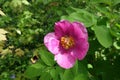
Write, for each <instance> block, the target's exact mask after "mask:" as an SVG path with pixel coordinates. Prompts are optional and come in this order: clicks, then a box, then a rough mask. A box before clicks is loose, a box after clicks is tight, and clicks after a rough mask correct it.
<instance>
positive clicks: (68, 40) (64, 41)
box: [60, 36, 75, 49]
mask: <svg viewBox="0 0 120 80" xmlns="http://www.w3.org/2000/svg"><path fill="white" fill-rule="evenodd" d="M60 42H61V45H62V47H63V48H64V49H69V48H71V47H73V46H74V45H75V42H74V39H73V38H72V37H71V36H63V37H61V39H60Z"/></svg>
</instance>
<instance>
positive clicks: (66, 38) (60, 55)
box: [44, 20, 89, 69]
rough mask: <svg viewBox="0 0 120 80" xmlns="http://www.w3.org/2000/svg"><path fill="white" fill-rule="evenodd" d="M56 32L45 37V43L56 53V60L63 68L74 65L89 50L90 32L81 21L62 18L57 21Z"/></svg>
mask: <svg viewBox="0 0 120 80" xmlns="http://www.w3.org/2000/svg"><path fill="white" fill-rule="evenodd" d="M54 29H55V32H51V33H48V34H47V35H46V36H45V37H44V44H45V46H46V47H47V48H48V50H49V51H50V52H51V53H53V54H54V56H55V60H56V61H57V63H58V65H59V66H61V67H62V68H65V69H69V68H71V67H73V65H74V64H75V61H76V60H77V59H78V60H82V59H83V58H84V57H85V56H86V54H87V51H88V48H89V43H88V34H87V30H86V28H85V26H84V25H83V24H82V23H80V22H73V23H71V22H69V21H67V20H61V21H59V22H56V23H55V28H54Z"/></svg>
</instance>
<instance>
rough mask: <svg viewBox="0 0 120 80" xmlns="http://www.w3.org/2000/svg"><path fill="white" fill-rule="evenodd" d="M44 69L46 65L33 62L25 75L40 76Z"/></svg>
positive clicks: (29, 76)
mask: <svg viewBox="0 0 120 80" xmlns="http://www.w3.org/2000/svg"><path fill="white" fill-rule="evenodd" d="M43 69H44V66H43V65H42V64H40V63H36V64H32V65H30V66H28V68H27V70H26V71H25V76H26V77H28V78H33V77H36V76H40V74H41V72H42V70H43Z"/></svg>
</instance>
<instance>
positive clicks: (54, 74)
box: [50, 68, 59, 80]
mask: <svg viewBox="0 0 120 80" xmlns="http://www.w3.org/2000/svg"><path fill="white" fill-rule="evenodd" d="M58 73H59V72H57V70H56V69H54V68H53V69H51V70H50V75H51V76H52V78H53V80H59V79H58V78H59V77H58Z"/></svg>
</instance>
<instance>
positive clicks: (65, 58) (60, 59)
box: [55, 53, 76, 69]
mask: <svg viewBox="0 0 120 80" xmlns="http://www.w3.org/2000/svg"><path fill="white" fill-rule="evenodd" d="M55 60H56V61H57V63H58V65H59V66H61V67H62V68H65V69H69V68H71V67H73V65H74V64H75V61H76V59H75V58H74V57H73V56H72V55H70V53H62V54H61V53H59V54H57V55H55Z"/></svg>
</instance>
